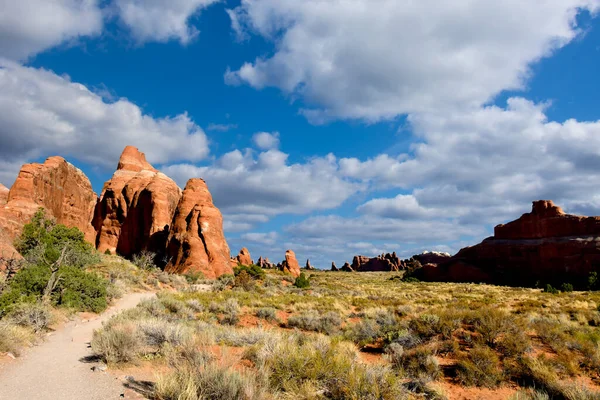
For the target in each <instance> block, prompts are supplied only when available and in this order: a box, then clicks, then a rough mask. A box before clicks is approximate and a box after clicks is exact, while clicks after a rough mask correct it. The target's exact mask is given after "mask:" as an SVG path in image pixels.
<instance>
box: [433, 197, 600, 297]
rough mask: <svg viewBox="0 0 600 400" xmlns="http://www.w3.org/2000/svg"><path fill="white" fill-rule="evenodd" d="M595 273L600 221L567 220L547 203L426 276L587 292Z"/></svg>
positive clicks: (598, 261)
mask: <svg viewBox="0 0 600 400" xmlns="http://www.w3.org/2000/svg"><path fill="white" fill-rule="evenodd" d="M593 271H597V272H600V217H580V216H575V215H569V214H565V213H564V212H563V211H562V210H561V209H560V208H559V207H557V206H555V205H554V204H553V203H552V202H551V201H547V200H541V201H536V202H534V203H533V209H532V212H531V213H527V214H524V215H523V216H522V217H521V218H519V219H518V220H516V221H513V222H510V223H508V224H505V225H498V226H497V227H496V228H495V234H494V236H493V237H491V238H488V239H485V240H484V241H483V242H482V243H480V244H478V245H476V246H472V247H467V248H464V249H462V250H460V251H459V252H458V254H456V255H455V256H454V257H452V258H451V259H450V260H449V261H447V262H445V263H443V264H441V265H439V266H438V267H437V268H436V267H429V268H428V270H427V271H423V272H424V275H425V278H426V279H429V280H443V281H454V282H489V283H495V284H506V285H519V286H533V285H535V284H536V283H541V284H545V283H550V284H553V285H560V284H561V283H572V284H574V285H575V286H577V287H581V288H583V287H585V285H586V283H587V279H588V277H589V274H590V272H593Z"/></svg>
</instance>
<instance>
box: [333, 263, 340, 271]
mask: <svg viewBox="0 0 600 400" xmlns="http://www.w3.org/2000/svg"><path fill="white" fill-rule="evenodd" d="M331 270H332V271H333V272H338V271H339V268H338V267H337V266H336V265H335V262H332V263H331Z"/></svg>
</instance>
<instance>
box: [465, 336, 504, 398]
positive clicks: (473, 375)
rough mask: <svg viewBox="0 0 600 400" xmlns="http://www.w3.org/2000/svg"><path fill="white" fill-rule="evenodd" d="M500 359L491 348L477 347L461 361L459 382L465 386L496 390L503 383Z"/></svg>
mask: <svg viewBox="0 0 600 400" xmlns="http://www.w3.org/2000/svg"><path fill="white" fill-rule="evenodd" d="M499 363H500V361H499V359H498V356H496V353H494V351H493V350H491V349H490V348H489V347H486V346H476V347H474V348H473V349H472V350H471V351H470V352H469V355H468V357H464V358H463V359H461V360H460V361H459V362H458V364H457V366H456V372H457V377H458V379H459V381H460V382H461V383H462V384H463V385H465V386H484V387H488V388H495V387H497V386H498V384H499V383H500V382H501V381H502V371H501V370H500V368H499Z"/></svg>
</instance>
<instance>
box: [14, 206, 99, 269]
mask: <svg viewBox="0 0 600 400" xmlns="http://www.w3.org/2000/svg"><path fill="white" fill-rule="evenodd" d="M15 248H16V249H17V251H18V252H19V253H21V255H23V257H25V258H26V259H27V260H28V261H29V262H30V263H32V264H44V265H50V264H53V263H55V262H56V261H57V260H58V259H59V258H61V257H62V264H63V265H70V266H74V267H85V266H86V265H90V264H93V263H97V262H99V261H100V257H99V255H98V253H97V252H96V250H95V249H94V248H93V246H92V245H91V244H89V243H88V242H86V241H85V237H84V234H83V232H81V231H80V230H79V229H77V228H67V227H66V226H64V225H60V224H56V223H55V222H54V221H52V220H51V219H48V218H46V214H45V211H44V209H43V208H40V209H39V210H38V211H37V212H36V213H35V215H34V216H33V218H32V220H31V222H30V223H28V224H25V226H24V227H23V233H22V234H21V236H19V238H18V239H17V240H16V241H15Z"/></svg>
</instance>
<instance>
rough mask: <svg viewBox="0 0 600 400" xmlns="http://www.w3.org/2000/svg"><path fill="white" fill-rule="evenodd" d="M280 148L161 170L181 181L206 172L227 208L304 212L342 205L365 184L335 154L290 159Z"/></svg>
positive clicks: (250, 212)
mask: <svg viewBox="0 0 600 400" xmlns="http://www.w3.org/2000/svg"><path fill="white" fill-rule="evenodd" d="M287 158H288V155H287V154H285V153H282V152H281V151H279V150H268V151H264V152H262V153H259V154H254V153H253V152H252V151H250V150H247V151H246V152H245V153H242V152H241V151H239V150H235V151H232V152H230V153H227V154H224V155H223V156H222V157H220V158H219V159H217V160H216V161H215V162H214V163H213V165H210V166H204V167H199V166H195V165H191V164H179V165H171V166H167V167H165V168H163V172H164V173H166V174H167V175H169V176H171V177H173V179H175V180H176V181H177V182H178V183H179V184H180V185H183V183H185V181H186V180H187V179H189V178H191V177H202V178H204V179H205V180H206V182H207V184H208V187H209V188H210V191H211V193H212V194H213V197H214V199H215V204H217V206H218V207H219V208H221V209H222V210H223V211H224V212H225V213H226V214H228V215H232V214H247V215H268V216H275V215H279V214H306V213H309V212H312V211H315V210H327V209H332V208H336V207H338V206H340V205H341V204H342V203H343V202H344V201H345V200H347V199H348V198H349V197H350V196H351V195H353V194H355V193H356V192H357V191H359V190H361V189H362V187H363V186H362V185H359V184H356V183H353V182H350V181H347V180H344V179H342V178H340V177H339V176H338V175H339V173H338V164H337V160H336V158H335V157H334V156H333V155H328V156H326V157H317V158H312V159H309V160H307V162H306V163H303V164H299V163H298V164H290V163H288V161H287Z"/></svg>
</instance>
